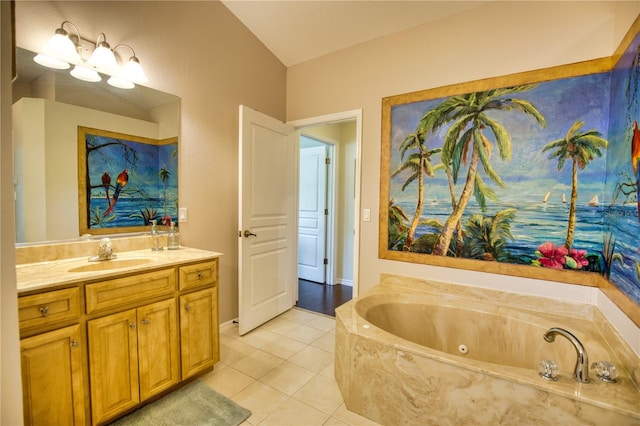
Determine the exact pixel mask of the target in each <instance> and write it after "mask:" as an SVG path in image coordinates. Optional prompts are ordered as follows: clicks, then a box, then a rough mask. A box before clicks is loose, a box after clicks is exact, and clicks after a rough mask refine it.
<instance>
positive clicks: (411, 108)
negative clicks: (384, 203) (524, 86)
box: [390, 73, 610, 204]
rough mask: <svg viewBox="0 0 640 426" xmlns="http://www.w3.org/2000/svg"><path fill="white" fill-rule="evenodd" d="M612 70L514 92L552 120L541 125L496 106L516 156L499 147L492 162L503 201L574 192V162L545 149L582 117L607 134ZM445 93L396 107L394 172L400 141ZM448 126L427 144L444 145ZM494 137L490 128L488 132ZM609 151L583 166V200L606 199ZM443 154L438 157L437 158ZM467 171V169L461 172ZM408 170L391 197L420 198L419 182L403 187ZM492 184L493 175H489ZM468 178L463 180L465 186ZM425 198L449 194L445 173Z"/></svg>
mask: <svg viewBox="0 0 640 426" xmlns="http://www.w3.org/2000/svg"><path fill="white" fill-rule="evenodd" d="M609 85H610V81H609V74H608V73H602V74H592V75H587V76H582V77H573V78H566V79H560V80H554V81H550V82H543V83H539V84H538V85H537V86H536V87H535V88H534V89H532V90H530V91H527V92H521V93H516V94H513V95H512V96H513V97H517V98H521V99H525V100H528V101H530V102H531V103H532V104H533V105H534V106H535V107H536V108H537V109H538V110H539V111H540V113H541V114H542V115H543V116H544V117H545V120H546V122H547V125H546V127H545V128H542V127H540V126H539V125H538V124H537V122H536V121H535V120H534V119H533V118H532V117H529V116H527V115H525V114H523V113H520V112H517V111H495V112H491V114H490V115H491V117H492V118H494V119H496V120H497V121H498V122H500V123H501V124H502V125H503V126H504V127H505V128H506V130H507V132H508V133H509V135H510V136H511V142H512V160H511V161H508V162H505V161H502V160H500V158H499V155H498V152H497V148H496V149H494V152H493V153H492V157H491V160H492V165H493V166H494V168H495V170H496V171H497V173H498V174H499V175H500V176H501V177H502V179H503V180H504V181H505V183H506V185H507V188H506V189H501V188H499V187H498V186H497V185H495V184H493V183H490V185H491V187H492V189H494V191H496V193H497V194H498V196H499V198H500V200H501V201H505V202H506V201H510V202H523V201H530V200H534V199H535V200H537V199H541V198H542V196H543V195H544V193H545V192H546V191H547V190H551V191H552V193H555V194H557V197H558V199H560V196H561V195H560V194H561V193H565V194H566V195H567V197H568V196H569V193H570V191H571V164H570V163H566V164H565V166H564V168H563V169H562V170H561V171H558V169H557V161H556V160H549V159H548V153H543V152H542V148H543V147H544V146H545V145H546V144H547V143H548V142H550V141H553V140H556V139H559V138H563V137H564V136H565V134H566V132H567V130H568V129H569V128H570V127H571V125H572V124H573V123H574V122H575V121H577V120H582V121H584V122H585V125H584V127H583V128H582V130H583V131H586V130H589V129H595V130H597V131H599V132H601V133H602V134H603V135H604V137H605V138H607V127H608V126H607V119H608V116H609V111H608V108H609V106H608V101H609V95H608V93H609ZM444 99H445V98H441V99H435V100H430V101H424V102H416V103H411V104H403V105H397V106H394V107H392V129H391V143H392V147H391V171H393V170H395V168H397V167H398V165H399V164H400V154H399V152H398V146H399V145H400V143H401V142H402V140H403V139H404V138H405V137H406V135H408V134H409V133H412V132H413V131H414V130H415V129H416V127H417V125H418V122H419V121H420V118H421V117H422V115H423V114H424V113H425V112H427V111H428V110H430V109H431V108H433V107H435V106H436V105H437V104H439V103H440V102H442V101H443V100H444ZM447 130H448V127H447V126H444V127H443V128H442V129H440V130H439V131H438V132H437V133H436V134H435V135H430V136H429V139H428V143H427V145H428V146H429V147H430V148H435V147H440V146H441V145H442V140H443V139H444V135H445V133H446V131H447ZM485 135H487V136H490V132H485ZM605 158H606V152H605V153H603V157H602V158H596V159H594V160H593V161H592V162H591V163H590V164H589V166H588V167H587V168H586V169H585V170H581V171H579V188H578V190H579V193H578V204H584V203H587V202H588V200H589V199H591V197H593V195H595V194H598V196H599V198H600V200H601V201H602V200H603V198H604V194H603V192H604V191H603V189H604V179H603V176H604V173H605ZM438 161H439V156H436V157H435V162H436V163H437V162H438ZM461 176H462V177H463V178H464V176H466V171H464V172H462V171H461ZM406 177H407V174H402V175H400V176H397V177H395V178H393V179H392V186H391V188H390V196H391V197H392V198H394V199H396V200H397V201H409V200H414V199H415V194H416V189H415V187H416V185H415V184H414V185H412V186H410V187H408V188H407V189H405V191H404V192H401V191H400V187H401V185H402V183H403V182H404V181H405V180H406ZM485 181H486V182H487V183H489V180H488V178H486V179H485ZM461 183H462V182H460V180H459V185H460V184H461ZM425 188H426V194H425V198H426V199H428V198H431V197H437V198H447V197H448V190H447V186H446V177H445V175H444V173H442V172H440V173H437V174H436V177H435V178H433V179H429V178H427V179H426V180H425Z"/></svg>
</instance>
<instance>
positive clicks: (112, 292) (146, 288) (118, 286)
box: [85, 269, 176, 314]
mask: <svg viewBox="0 0 640 426" xmlns="http://www.w3.org/2000/svg"><path fill="white" fill-rule="evenodd" d="M175 290H176V273H175V269H163V270H160V271H154V272H147V273H145V274H138V275H132V276H128V277H123V278H116V279H114V280H108V281H101V282H98V283H93V284H87V285H86V286H85V293H86V306H87V314H92V313H94V312H100V311H104V310H108V309H110V308H115V307H118V306H127V305H132V304H136V303H140V302H146V301H147V300H149V299H150V298H153V297H160V296H171V295H173V293H174V292H175Z"/></svg>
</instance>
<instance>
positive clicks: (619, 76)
mask: <svg viewBox="0 0 640 426" xmlns="http://www.w3.org/2000/svg"><path fill="white" fill-rule="evenodd" d="M629 40H630V41H629V44H628V46H627V48H626V50H625V52H626V53H624V54H622V55H621V57H620V59H619V60H618V62H617V65H615V67H614V68H613V69H612V68H611V61H610V60H609V58H606V59H602V60H594V61H588V62H583V63H578V64H571V65H567V66H561V67H555V68H550V69H544V70H538V71H532V72H526V73H521V74H513V75H508V76H502V77H496V78H491V79H485V80H480V81H474V82H467V83H461V84H456V85H451V86H446V87H440V88H435V89H430V90H424V91H420V92H413V93H407V94H402V95H397V96H391V97H387V98H384V99H383V100H382V144H381V145H382V151H381V169H380V173H381V190H380V195H381V196H380V211H381V214H380V217H381V220H380V229H379V256H380V257H381V258H384V259H393V260H400V261H406V262H415V263H424V264H431V265H437V266H448V267H455V268H460V269H470V270H477V271H484V272H493V273H500V274H507V275H515V276H522V277H530V278H538V279H546V280H551V281H560V282H566V283H573V284H581V285H589V286H600V287H611V286H610V285H608V286H607V285H604V284H603V283H604V282H606V283H612V284H613V285H614V286H615V287H617V289H618V290H620V292H619V293H620V294H621V296H620V297H619V298H618V299H624V302H623V304H625V305H626V306H631V307H633V306H635V307H637V305H638V304H640V254H639V253H640V242H638V241H636V237H635V236H636V235H638V234H639V232H640V226H639V225H640V204H639V203H638V195H637V194H638V178H639V176H640V129H639V126H638V124H637V123H638V121H640V96H638V95H639V94H640V93H638V92H639V90H640V89H639V87H640V70H639V69H638V66H639V65H638V64H639V63H640V39H639V37H638V36H637V35H635V36H634V37H632V38H630V39H629ZM636 139H637V143H636V142H635V140H636ZM636 145H637V146H636ZM634 147H635V148H634ZM636 151H637V152H636ZM629 153H631V158H630V157H629ZM634 153H635V154H634ZM634 155H635V156H634ZM637 320H638V321H640V318H638V319H637Z"/></svg>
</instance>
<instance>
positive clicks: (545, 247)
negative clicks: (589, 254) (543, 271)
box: [536, 242, 567, 269]
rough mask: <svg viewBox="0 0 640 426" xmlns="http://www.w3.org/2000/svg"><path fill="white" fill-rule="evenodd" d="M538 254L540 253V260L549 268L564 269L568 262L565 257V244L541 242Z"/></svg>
mask: <svg viewBox="0 0 640 426" xmlns="http://www.w3.org/2000/svg"><path fill="white" fill-rule="evenodd" d="M536 254H537V255H538V262H540V264H541V265H542V266H546V267H547V268H554V269H562V267H563V265H564V264H565V263H566V262H567V260H566V258H565V256H566V255H567V249H566V248H565V247H564V246H560V247H556V246H555V245H554V244H553V243H550V242H546V243H544V244H541V245H540V246H539V247H538V251H537V252H536Z"/></svg>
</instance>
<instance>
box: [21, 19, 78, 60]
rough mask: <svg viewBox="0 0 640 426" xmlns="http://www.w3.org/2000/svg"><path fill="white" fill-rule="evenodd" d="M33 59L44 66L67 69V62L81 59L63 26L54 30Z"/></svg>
mask: <svg viewBox="0 0 640 426" xmlns="http://www.w3.org/2000/svg"><path fill="white" fill-rule="evenodd" d="M63 24H64V23H63ZM33 60H34V61H36V62H37V63H38V64H40V65H43V66H45V67H49V68H56V69H67V68H69V67H70V65H69V63H78V62H80V61H81V59H80V55H79V54H78V50H77V48H76V45H75V44H74V43H73V41H71V39H70V38H69V34H68V33H67V32H66V31H65V30H64V29H63V28H58V29H57V30H56V33H55V34H54V35H53V36H52V37H51V38H50V39H49V41H48V42H47V45H46V46H45V48H44V51H43V52H42V53H40V54H38V55H37V56H36V57H35V58H33Z"/></svg>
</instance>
